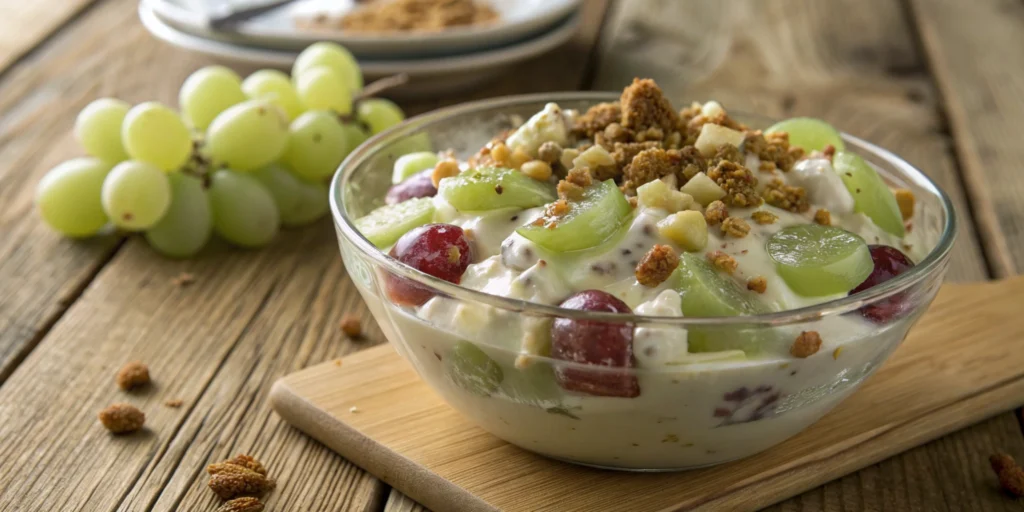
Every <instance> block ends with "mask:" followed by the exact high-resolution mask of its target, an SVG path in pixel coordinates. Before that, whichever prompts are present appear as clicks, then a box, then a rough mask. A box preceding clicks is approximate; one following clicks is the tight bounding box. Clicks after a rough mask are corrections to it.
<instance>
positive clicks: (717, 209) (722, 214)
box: [704, 201, 729, 226]
mask: <svg viewBox="0 0 1024 512" xmlns="http://www.w3.org/2000/svg"><path fill="white" fill-rule="evenodd" d="M727 218H729V209H728V208H726V206H725V203H723V202H721V201H711V204H709V205H708V207H707V209H706V210H704V219H705V220H707V221H708V225H709V226H717V225H719V224H721V223H722V221H724V220H725V219H727Z"/></svg>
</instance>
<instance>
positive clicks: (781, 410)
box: [331, 92, 956, 471]
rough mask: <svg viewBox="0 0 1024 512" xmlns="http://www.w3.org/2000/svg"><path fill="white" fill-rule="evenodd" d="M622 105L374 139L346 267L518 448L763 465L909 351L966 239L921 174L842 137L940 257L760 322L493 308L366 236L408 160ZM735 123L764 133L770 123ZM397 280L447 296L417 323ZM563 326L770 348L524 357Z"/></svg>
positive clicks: (594, 97)
mask: <svg viewBox="0 0 1024 512" xmlns="http://www.w3.org/2000/svg"><path fill="white" fill-rule="evenodd" d="M617 98H618V95H617V94H613V93H580V92H575V93H560V94H544V95H530V96H514V97H505V98H499V99H492V100H486V101H479V102H473V103H468V104H463V105H458V106H454V107H449V108H444V109H441V110H438V111H435V112H432V113H428V114H425V115H422V116H419V117H416V118H414V119H411V120H409V121H407V122H406V123H404V124H402V125H400V126H398V127H395V128H393V129H391V130H389V131H387V132H385V133H382V134H380V135H378V136H376V137H374V138H373V139H372V140H370V141H368V142H367V143H365V144H363V145H362V146H360V147H359V148H358V149H356V150H355V151H354V152H353V153H352V154H351V155H350V156H349V157H348V158H347V159H346V160H345V162H344V163H342V165H341V168H340V169H339V171H338V173H337V174H336V175H335V177H334V181H333V182H332V184H331V210H332V214H333V217H334V222H335V226H336V228H337V233H338V241H339V245H340V247H341V254H342V258H343V259H344V262H345V266H346V268H347V270H348V273H349V275H350V276H351V277H352V279H353V281H354V282H355V284H356V287H357V288H358V289H359V292H360V293H361V294H362V296H363V298H364V299H365V301H366V303H367V305H368V306H369V309H370V311H371V312H372V314H373V316H374V318H376V320H377V322H378V323H379V324H380V326H381V328H382V330H383V332H384V334H385V335H386V336H387V338H388V339H389V340H390V341H391V343H392V344H393V345H394V346H395V348H396V349H397V351H398V352H399V353H400V354H401V355H402V356H403V357H404V358H405V359H406V360H408V361H409V363H411V365H412V366H413V368H414V369H415V370H416V371H417V372H418V373H419V375H420V377H421V378H423V380H425V381H426V382H427V383H428V384H429V385H430V386H431V387H432V388H433V389H434V390H435V391H436V392H437V393H439V394H440V395H441V396H442V397H443V398H444V399H445V401H446V402H447V403H448V404H449V405H450V406H452V407H454V408H455V409H457V410H458V411H460V412H461V413H462V414H463V415H465V416H466V417H468V418H470V419H471V420H472V421H474V422H475V423H476V424H477V425H479V426H480V427H482V428H484V429H485V430H487V431H488V432H491V433H492V434H494V435H496V436H498V437H500V438H502V439H504V440H506V441H508V442H510V443H513V444H515V445H517V446H519V447H522V448H524V449H526V450H530V451H534V452H537V453H540V454H543V455H546V456H549V457H553V458H557V459H561V460H565V461H570V462H574V463H579V464H585V465H591V466H597V467H602V468H613V469H624V470H637V471H664V470H678V469H687V468H695V467H701V466H707V465H712V464H718V463H722V462H726V461H730V460H735V459H739V458H742V457H747V456H750V455H753V454H755V453H758V452H760V451H762V450H765V449H767V448H770V447H772V446H774V445H776V444H778V443H781V442H782V441H784V440H785V439H787V438H789V437H791V436H793V435H795V434H797V433H799V432H800V431H802V430H803V429H805V428H806V427H807V426H809V425H810V424H812V423H813V422H815V421H817V420H818V419H819V418H820V417H821V416H822V415H824V414H825V413H827V412H828V411H829V410H831V409H832V408H833V407H835V406H836V405H837V404H838V403H840V402H841V401H842V400H843V399H845V398H846V397H847V396H849V395H850V394H851V393H852V392H853V391H854V390H855V389H856V388H857V386H858V385H859V384H860V383H861V382H863V381H864V379H865V378H867V377H868V376H869V375H871V374H872V373H873V372H874V371H875V370H876V369H877V368H878V367H879V366H880V365H881V364H882V363H883V362H884V361H885V359H886V358H887V357H888V356H889V354H891V353H892V351H893V350H894V349H896V347H897V346H899V344H900V343H901V342H902V340H903V339H904V337H905V336H906V334H907V331H908V330H909V329H910V327H911V326H912V325H913V324H914V322H915V321H916V320H917V319H918V318H919V317H920V316H921V314H922V313H923V312H924V310H925V309H926V308H927V306H928V304H929V303H930V302H931V301H932V299H933V298H934V296H935V294H936V292H937V290H938V288H939V285H940V283H941V281H942V278H943V275H944V274H945V272H946V268H947V263H948V260H949V254H950V248H951V246H952V244H953V239H954V237H955V232H956V222H955V215H954V214H953V210H952V206H951V204H950V201H949V198H948V197H947V196H946V195H945V194H944V193H943V192H942V191H941V190H939V188H938V187H937V186H936V185H935V184H934V183H933V182H932V181H931V180H930V179H928V178H927V177H926V176H925V175H924V174H923V173H921V171H919V170H917V169H915V168H914V167H913V166H911V165H910V164H908V163H907V162H905V161H903V160H901V159H900V158H898V157H896V156H895V155H893V154H892V153H889V152H888V151H886V150H884V149H881V148H879V147H876V146H874V145H872V144H869V143H867V142H864V141H862V140H860V139H857V138H855V137H851V136H849V135H843V138H844V141H845V143H846V145H847V150H848V151H853V152H856V153H858V154H860V155H861V156H862V157H864V158H865V159H866V160H867V161H868V162H870V163H871V164H872V165H874V166H875V167H876V169H877V170H878V171H879V172H880V174H881V175H882V176H883V177H884V178H885V179H886V180H887V181H889V182H890V183H891V184H893V185H895V186H899V187H904V188H909V189H911V190H912V191H913V192H914V194H915V196H916V198H917V207H916V213H915V218H914V225H913V229H914V230H915V231H917V232H918V233H917V234H916V235H915V236H916V237H917V238H916V240H917V243H919V244H926V247H928V248H929V249H930V250H929V251H928V253H927V256H925V257H923V258H922V259H920V260H919V261H918V264H917V265H916V266H915V267H914V268H913V269H912V270H911V271H909V272H907V273H905V274H903V275H901V276H899V277H897V278H895V279H892V280H890V281H888V282H886V283H884V284H882V285H880V286H876V287H874V288H872V289H869V290H866V291H863V292H861V293H857V294H854V295H851V296H848V297H845V298H842V299H838V300H833V301H831V302H827V303H823V304H819V305H816V306H813V307H806V308H801V309H796V310H789V311H783V312H778V313H773V314H767V315H760V316H749V317H716V318H683V317H657V316H641V315H618V314H608V313H604V314H598V313H591V312H582V311H574V310H567V309H562V308H559V307H556V306H548V305H543V304H537V303H531V302H526V301H523V300H517V299H512V298H506V297H501V296H497V295H490V294H487V293H484V292H481V291H476V290H472V289H468V288H462V287H459V286H458V285H454V284H451V283H448V282H446V281H443V280H440V279H437V278H434V277H432V276H430V275H427V274H423V273H420V272H419V271H416V270H414V269H412V268H409V267H406V266H404V265H402V264H400V263H398V262H397V261H396V260H393V259H391V258H390V257H388V256H387V254H385V253H383V252H381V251H380V250H378V249H377V248H375V247H374V246H373V244H371V243H370V242H369V241H368V240H367V239H365V238H364V237H363V236H362V235H361V234H360V233H359V232H358V231H357V230H356V229H355V228H354V226H353V223H352V221H353V219H355V218H358V217H360V216H362V215H364V214H366V213H367V212H369V211H370V210H371V209H373V208H375V207H377V206H380V205H381V204H382V203H383V197H384V194H385V192H386V191H387V188H388V187H389V186H390V177H391V169H392V164H393V163H394V161H395V159H396V158H397V157H398V156H401V155H402V154H404V153H407V152H411V151H416V150H424V149H431V150H447V149H451V150H452V151H454V153H455V154H456V155H457V156H458V157H459V159H465V158H466V157H468V156H470V155H472V154H473V153H475V152H476V151H477V150H478V149H479V148H480V147H482V146H483V145H484V144H486V143H487V142H488V141H489V140H491V138H492V136H494V135H495V134H497V133H500V132H501V131H503V130H505V129H508V128H511V127H513V126H514V125H515V124H514V123H516V122H521V120H522V119H526V118H528V117H529V116H530V115H532V114H533V113H535V112H537V111H539V110H541V109H542V108H543V106H544V104H545V103H547V102H551V101H554V102H557V103H558V104H559V105H560V106H562V108H571V109H579V110H581V111H582V110H585V109H586V108H588V107H589V106H591V105H593V104H595V103H597V102H601V101H615V100H616V99H617ZM733 117H734V118H737V119H738V120H739V121H741V122H745V123H747V124H748V125H750V126H753V127H766V126H768V125H769V124H770V123H771V120H768V119H764V118H759V117H754V116H746V115H736V114H733ZM478 236H479V235H478ZM869 243H870V241H869ZM395 283H399V284H398V286H409V285H410V284H412V285H414V286H415V287H418V288H420V289H422V290H428V291H429V292H430V293H433V294H435V296H436V298H435V299H433V300H431V301H430V302H428V303H427V305H425V306H423V307H421V308H419V309H418V310H416V309H413V308H409V307H406V306H400V305H397V304H395V303H394V302H392V301H391V300H390V299H389V290H391V289H393V288H394V287H395V286H396V284H395ZM871 307H887V308H891V309H892V308H895V310H896V311H897V314H895V315H894V316H893V317H892V318H891V319H890V320H888V321H887V322H885V323H882V324H877V323H873V322H871V321H869V320H867V319H866V318H865V316H866V315H862V314H861V312H862V308H871ZM554 321H558V322H569V323H567V324H565V325H568V326H570V328H572V329H577V332H579V333H584V334H585V335H594V334H595V333H597V332H604V331H602V329H605V330H611V331H616V330H618V331H621V329H632V330H633V332H634V341H633V343H634V345H635V344H637V343H638V340H640V339H645V340H647V341H645V343H646V345H645V346H644V348H643V349H640V348H639V347H636V346H634V354H635V356H636V357H637V359H638V360H639V359H640V358H642V357H644V355H645V354H644V351H649V350H657V351H672V350H682V351H683V352H685V350H686V349H685V348H683V349H680V347H684V346H685V344H684V343H683V342H682V340H683V339H684V338H687V337H688V338H689V340H691V342H692V341H693V340H695V339H697V337H702V338H704V339H711V338H714V337H728V338H727V339H728V340H735V341H736V342H737V343H743V342H750V341H753V342H754V343H756V344H757V346H759V347H761V348H760V353H758V354H756V355H753V356H749V357H743V356H742V355H740V356H738V355H737V354H736V353H735V352H709V353H703V354H700V355H699V356H698V357H686V358H680V359H679V361H678V363H672V364H666V365H661V366H658V367H652V368H641V367H635V368H628V369H626V368H608V367H597V366H589V365H585V364H579V363H570V362H566V361H561V360H556V359H553V358H550V357H543V356H538V355H528V354H523V353H521V352H520V348H519V347H520V346H522V345H524V344H525V345H526V346H531V344H532V346H537V347H541V348H540V350H539V351H534V354H536V353H544V351H543V347H544V344H545V343H546V341H547V340H546V338H545V336H546V333H548V332H549V329H550V326H551V325H552V322H554ZM595 325H596V326H597V327H596V328H595ZM803 331H816V332H818V333H820V336H821V338H822V340H823V342H822V347H821V350H820V351H819V352H818V353H816V354H814V355H812V356H810V357H807V358H805V359H799V358H795V357H792V356H791V355H790V354H789V347H790V345H791V344H792V343H793V340H794V339H795V338H796V337H797V336H798V335H800V333H801V332H803ZM652 340H653V341H652ZM594 342H595V343H599V342H600V339H596V340H595V341H594ZM652 345H653V346H654V348H653V349H651V348H649V347H651V346H652ZM641 366H642V365H641ZM567 381H572V382H574V383H576V384H575V385H569V386H565V387H569V388H574V389H576V390H568V389H563V387H562V386H560V385H559V382H562V383H563V384H564V383H565V382H567ZM580 390H583V391H587V392H581V391H580ZM588 390H589V391H588ZM593 390H598V391H596V392H590V391H593ZM595 393H596V394H597V395H602V396H595ZM609 395H611V396H609Z"/></svg>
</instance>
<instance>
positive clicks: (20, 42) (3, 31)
mask: <svg viewBox="0 0 1024 512" xmlns="http://www.w3.org/2000/svg"><path fill="white" fill-rule="evenodd" d="M97 1H98V0H62V1H60V2H41V1H28V2H17V1H8V2H0V70H3V69H6V68H7V67H8V66H10V65H11V63H13V62H15V61H16V60H18V58H20V57H21V56H23V55H25V54H26V53H28V52H29V51H31V50H32V49H33V48H35V47H36V45H38V44H39V42H40V41H43V40H44V39H46V37H47V36H49V35H50V34H51V33H53V31H55V30H58V29H59V28H60V27H61V25H63V24H64V23H66V22H67V21H68V20H69V19H71V18H73V17H74V16H75V15H77V14H78V13H80V12H82V11H83V10H85V9H86V8H88V7H89V6H90V5H92V4H94V3H96V2H97Z"/></svg>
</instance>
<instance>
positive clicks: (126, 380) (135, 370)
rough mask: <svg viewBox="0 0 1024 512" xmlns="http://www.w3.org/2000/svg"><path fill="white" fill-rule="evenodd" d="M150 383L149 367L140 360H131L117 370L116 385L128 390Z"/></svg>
mask: <svg viewBox="0 0 1024 512" xmlns="http://www.w3.org/2000/svg"><path fill="white" fill-rule="evenodd" d="M149 383H150V379H149V367H148V366H146V365H145V364H144V363H142V362H141V361H132V362H130V363H128V364H126V365H124V366H122V367H121V369H120V370H119V371H118V372H117V387H119V388H121V389H123V390H125V391H130V390H132V389H136V388H140V387H142V386H145V385H147V384H149Z"/></svg>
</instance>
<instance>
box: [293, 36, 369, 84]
mask: <svg viewBox="0 0 1024 512" xmlns="http://www.w3.org/2000/svg"><path fill="white" fill-rule="evenodd" d="M317 66H323V67H326V68H328V69H330V70H331V71H333V72H335V73H337V74H338V76H339V77H341V80H342V81H343V82H344V83H345V86H346V87H347V88H348V90H349V93H350V94H353V95H354V94H356V93H357V92H359V91H360V90H362V88H363V73H362V71H361V70H360V69H359V63H358V62H356V58H355V57H354V56H352V53H351V52H349V51H348V50H347V49H345V47H344V46H341V45H339V44H337V43H331V42H326V41H323V42H319V43H313V44H311V45H309V46H308V47H307V48H306V49H305V50H302V53H300V54H299V56H298V57H297V58H296V59H295V64H294V65H293V66H292V76H293V77H298V76H299V75H301V74H302V73H304V72H305V71H306V70H308V69H310V68H313V67H317Z"/></svg>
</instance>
